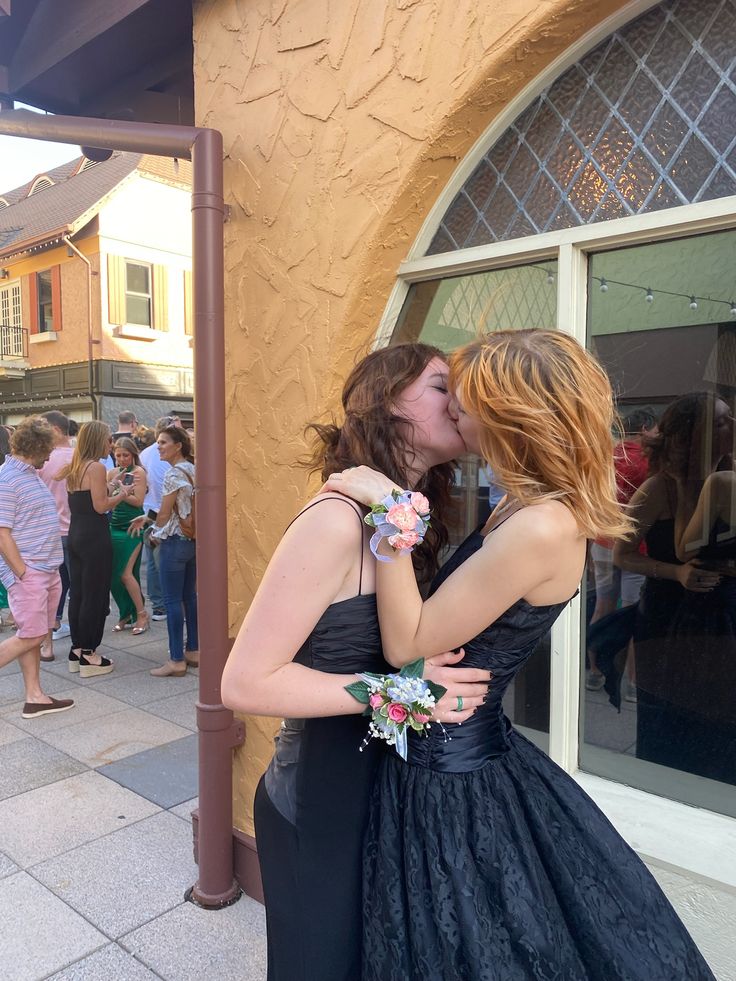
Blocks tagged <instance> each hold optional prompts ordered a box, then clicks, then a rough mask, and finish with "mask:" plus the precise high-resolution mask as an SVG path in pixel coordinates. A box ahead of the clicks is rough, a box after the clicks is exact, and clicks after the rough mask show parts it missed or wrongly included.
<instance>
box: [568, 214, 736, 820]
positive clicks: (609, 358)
mask: <svg viewBox="0 0 736 981" xmlns="http://www.w3.org/2000/svg"><path fill="white" fill-rule="evenodd" d="M735 248H736V233H734V232H722V233H716V234H712V235H705V236H700V237H698V238H689V239H682V240H679V241H671V242H663V243H659V244H656V245H646V246H640V247H636V248H631V249H622V250H619V251H616V252H608V253H602V254H599V255H595V256H592V257H591V258H590V261H589V277H588V334H589V339H590V344H591V347H592V349H593V350H594V351H595V352H596V354H597V355H598V357H599V358H600V360H601V361H602V363H603V365H604V366H605V368H606V369H607V371H608V373H609V376H610V378H611V381H612V384H613V387H614V391H615V392H616V393H617V395H618V401H619V412H620V413H621V415H622V416H623V417H624V419H625V420H626V426H625V428H626V438H625V440H624V442H622V444H621V445H620V446H619V447H618V448H617V451H616V468H617V473H618V481H619V497H620V499H621V500H622V501H629V502H630V507H631V513H632V516H633V517H634V519H635V521H636V524H637V531H636V534H635V535H634V536H633V537H632V538H630V539H629V540H628V541H626V542H619V543H616V544H615V547H614V548H613V549H611V545H612V544H613V543H610V542H609V543H605V542H603V543H595V544H594V545H593V546H592V547H591V554H590V561H589V571H588V580H587V586H588V591H589V601H588V633H587V657H586V661H587V664H586V672H585V688H586V691H585V701H584V712H583V720H582V725H583V731H584V742H583V746H582V750H581V762H582V765H583V766H584V767H585V768H586V769H589V770H592V771H593V772H597V773H600V774H602V775H604V776H612V777H614V778H615V779H619V780H625V781H626V782H628V783H633V784H635V785H638V786H640V787H643V788H645V789H650V790H653V791H654V792H656V793H660V794H664V795H667V796H671V797H674V798H675V799H679V800H684V801H688V802H691V803H696V804H701V805H704V806H707V807H709V808H711V809H715V810H722V811H725V812H726V813H731V814H735V813H736V794H734V792H733V787H734V785H736V474H735V473H734V464H733V450H734V429H733V408H734V400H735V398H736V306H734V303H733V300H732V298H731V297H732V294H734V293H736V277H735V276H734V263H733V255H734V249H735ZM609 701H610V702H611V703H613V707H612V705H611V704H609ZM616 707H619V708H620V711H619V712H618V713H617V712H616V711H615V708H616Z"/></svg>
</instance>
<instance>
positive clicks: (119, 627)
mask: <svg viewBox="0 0 736 981" xmlns="http://www.w3.org/2000/svg"><path fill="white" fill-rule="evenodd" d="M132 626H133V625H132V623H131V622H130V617H129V616H127V617H125V619H124V620H118V622H117V623H116V624H115V626H114V627H113V628H112V632H113V633H114V634H119V633H120V632H121V631H123V630H127V629H128V627H132Z"/></svg>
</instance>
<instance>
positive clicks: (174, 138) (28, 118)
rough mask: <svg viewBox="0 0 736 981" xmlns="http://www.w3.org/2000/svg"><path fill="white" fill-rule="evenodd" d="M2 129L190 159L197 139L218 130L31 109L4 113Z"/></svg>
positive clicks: (59, 140)
mask: <svg viewBox="0 0 736 981" xmlns="http://www.w3.org/2000/svg"><path fill="white" fill-rule="evenodd" d="M0 132H2V134H3V136H23V137H25V138H26V139H28V140H52V141H53V142H54V143H76V144H77V145H79V146H82V145H84V146H95V147H105V148H107V149H109V150H128V151H131V152H133V153H152V154H154V155H155V156H158V157H181V158H182V159H185V160H190V159H191V156H192V147H193V145H194V143H195V141H196V140H197V138H198V137H199V136H200V135H201V134H202V133H206V132H214V131H213V130H209V131H208V130H205V129H199V128H197V127H196V126H172V125H164V124H163V123H135V122H123V121H121V120H119V119H89V118H86V117H84V116H40V115H39V114H38V113H37V112H31V111H30V110H29V109H13V110H12V112H4V113H3V114H2V126H1V127H0Z"/></svg>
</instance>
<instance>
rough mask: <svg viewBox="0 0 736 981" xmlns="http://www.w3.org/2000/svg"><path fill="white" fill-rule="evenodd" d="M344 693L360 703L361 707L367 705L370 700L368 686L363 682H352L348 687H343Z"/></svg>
mask: <svg viewBox="0 0 736 981" xmlns="http://www.w3.org/2000/svg"><path fill="white" fill-rule="evenodd" d="M344 687H345V691H346V692H347V693H348V694H349V695H352V696H353V698H355V699H357V700H358V701H359V702H362V703H363V705H367V704H368V699H369V698H370V691H369V689H368V685H367V684H366V683H365V682H364V681H353V682H352V683H351V684H349V685H345V686H344Z"/></svg>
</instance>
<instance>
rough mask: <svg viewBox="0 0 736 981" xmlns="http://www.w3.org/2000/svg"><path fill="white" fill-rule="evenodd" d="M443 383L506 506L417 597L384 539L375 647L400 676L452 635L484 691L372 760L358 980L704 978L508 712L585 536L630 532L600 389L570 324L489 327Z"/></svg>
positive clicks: (691, 953) (606, 831) (356, 493)
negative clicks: (469, 710) (488, 678)
mask: <svg viewBox="0 0 736 981" xmlns="http://www.w3.org/2000/svg"><path fill="white" fill-rule="evenodd" d="M450 391H451V392H454V395H455V409H454V414H455V417H456V419H457V427H458V431H459V433H460V435H461V437H462V439H463V441H464V443H465V446H466V448H467V449H468V450H469V451H471V452H473V453H478V454H480V455H482V456H483V457H484V458H485V459H486V460H487V461H488V463H489V464H490V466H491V467H492V468H493V472H494V473H495V474H496V475H497V477H498V481H499V483H500V484H501V485H502V486H503V487H504V488H506V489H507V491H508V497H507V498H506V499H505V500H503V501H502V502H501V503H500V504H499V506H498V507H497V508H496V509H495V511H494V512H493V513H492V514H491V516H490V518H489V520H488V522H487V523H486V524H485V526H483V527H482V528H480V529H478V531H476V532H475V533H473V534H472V535H471V536H470V537H469V538H468V539H467V540H466V541H465V542H464V543H463V544H462V545H461V546H460V547H459V549H458V550H457V552H456V553H455V554H454V555H453V556H452V558H451V559H450V560H449V562H448V563H447V564H446V565H445V566H444V568H443V569H442V570H441V571H440V573H439V575H438V576H437V577H436V579H435V581H434V583H433V587H432V590H431V591H430V596H429V598H428V599H427V600H425V601H423V600H422V597H421V595H420V593H419V591H418V589H417V585H416V582H415V578H414V574H413V571H412V566H411V562H410V561H408V560H407V558H406V556H405V555H404V554H401V553H394V552H393V549H392V547H391V546H388V545H387V544H386V540H384V542H383V543H382V545H381V549H382V550H383V552H384V554H385V555H386V556H387V557H390V558H391V561H387V562H379V563H378V564H377V569H376V589H377V595H378V610H379V620H380V625H381V636H382V638H383V650H384V655H385V657H386V659H387V660H388V661H389V662H390V663H391V664H392V665H394V666H395V667H399V666H401V665H403V664H407V663H409V662H411V661H413V660H414V659H416V658H418V657H430V656H432V655H433V654H436V653H438V652H440V651H445V650H450V649H453V648H458V647H460V646H461V645H462V646H464V648H465V651H466V655H465V658H464V660H463V662H462V663H463V665H467V666H472V667H476V668H485V669H489V670H490V671H491V672H492V673H493V682H492V684H491V689H490V696H489V698H488V700H487V701H486V703H485V704H484V705H483V707H482V708H480V709H479V710H478V711H477V712H476V713H475V714H474V715H473V716H472V717H471V718H470V719H468V721H467V722H466V723H464V724H463V726H462V728H459V727H458V726H456V725H448V726H446V727H445V728H446V732H442V731H441V730H440V728H439V727H437V726H432V728H431V730H430V734H429V736H428V737H427V738H423V739H419V738H418V737H417V734H416V733H414V732H411V731H410V732H409V737H408V754H407V759H406V761H405V760H403V759H401V757H400V756H399V755H397V754H396V753H395V752H387V753H386V754H385V755H384V758H383V760H382V763H381V766H380V768H379V771H378V776H377V778H376V784H375V787H374V790H373V794H372V798H371V813H370V820H369V827H368V832H367V837H366V840H365V843H364V849H363V856H364V864H363V872H364V890H363V896H364V910H363V916H364V933H363V947H364V951H365V957H364V963H363V979H364V981H419V979H422V981H447V979H448V978H453V979H457V981H481V979H483V981H532V979H535V981H552V979H556V981H562V979H564V981H635V979H641V981H644V979H646V981H706V979H707V981H713V975H712V974H711V972H710V970H709V969H708V967H707V965H706V963H705V961H704V960H703V958H702V957H701V955H700V953H699V952H698V950H697V948H696V947H695V945H694V944H693V942H692V941H691V939H690V937H689V936H688V934H687V932H686V931H685V929H684V927H683V926H682V924H681V923H680V921H679V920H678V919H677V916H676V915H675V913H674V911H673V910H672V908H671V907H670V906H669V904H668V902H667V900H666V899H665V897H664V895H663V894H662V892H661V891H660V889H659V887H658V886H657V884H656V882H655V881H654V879H653V878H652V876H651V875H650V874H649V872H648V871H647V869H646V868H645V866H644V865H643V864H642V862H641V861H640V860H639V859H638V857H637V856H636V855H635V853H634V852H633V851H631V849H630V848H629V847H628V846H627V845H626V844H625V843H624V841H623V840H622V839H621V838H620V837H619V836H618V834H617V833H616V832H615V831H614V829H613V827H612V826H611V825H610V824H609V823H608V821H607V820H606V818H605V817H604V816H603V815H602V814H601V812H600V811H599V810H598V809H597V808H596V806H595V805H594V804H593V802H592V801H591V800H590V799H589V798H588V797H587V796H586V795H585V794H584V793H583V791H582V790H581V789H580V787H579V786H578V785H577V783H576V782H575V781H574V780H572V779H571V778H570V777H568V776H567V775H566V774H565V773H563V772H562V771H561V770H559V769H558V768H557V767H556V766H555V765H554V764H553V763H552V762H551V761H550V760H549V759H548V757H547V756H545V755H544V753H542V752H541V751H540V750H538V749H537V748H536V747H535V746H534V745H532V744H531V743H530V742H528V741H527V740H526V739H524V738H523V737H522V736H521V735H520V734H519V733H517V732H515V731H514V729H513V728H512V726H511V725H510V723H509V722H508V720H507V719H506V718H505V717H504V715H503V709H502V699H503V695H504V692H505V691H506V690H507V688H508V686H509V685H510V684H511V682H512V681H513V679H514V677H515V676H516V674H517V673H518V671H519V670H520V668H521V667H522V665H523V664H524V663H525V661H526V660H527V658H528V657H529V655H530V654H531V652H532V650H533V649H534V647H535V646H536V644H537V642H538V641H539V639H540V638H541V637H542V636H544V634H546V632H547V631H548V630H549V629H550V627H551V626H552V624H553V623H554V621H555V620H556V619H557V617H558V616H559V615H560V613H561V611H562V610H563V608H564V607H565V605H566V604H567V602H568V601H569V599H570V598H571V597H572V596H573V594H574V593H575V592H576V590H577V587H578V584H579V582H580V577H581V575H582V572H583V566H584V564H585V553H586V542H587V540H588V539H592V538H597V537H600V536H608V537H619V536H621V535H622V534H626V533H628V532H629V530H630V522H629V521H628V519H627V518H626V517H625V516H624V514H623V513H622V511H621V508H620V506H619V504H618V503H617V500H616V491H615V482H614V469H613V443H612V437H611V432H612V428H613V421H614V413H613V405H612V398H611V389H610V386H609V383H608V380H607V378H606V376H605V374H604V372H603V370H602V369H601V368H600V366H599V365H598V364H597V362H596V361H595V360H594V359H593V358H592V357H591V356H590V355H589V354H588V353H587V352H586V351H585V350H584V349H583V348H582V347H580V345H578V344H577V343H576V342H575V341H574V340H572V338H570V337H569V336H567V335H565V334H562V333H552V332H547V331H530V330H526V331H516V332H514V331H501V332H499V333H497V334H494V335H491V336H490V337H489V338H487V339H486V340H484V341H478V342H475V343H473V344H470V345H468V346H467V347H465V348H462V349H461V350H460V351H458V352H457V353H456V354H455V355H454V357H453V358H452V360H451V365H450ZM451 411H452V410H451ZM327 487H328V488H329V489H332V490H337V489H342V490H343V491H344V492H347V493H348V494H349V495H350V496H351V497H353V498H355V499H356V500H358V501H360V502H362V503H363V504H368V505H375V504H378V503H379V502H380V501H382V500H383V499H384V498H385V497H386V495H387V494H388V493H390V492H391V491H392V490H393V489H394V487H395V485H394V484H393V482H392V481H391V480H389V479H387V478H386V477H384V476H383V475H382V474H378V473H376V472H375V471H370V470H368V469H367V468H364V467H359V468H357V469H354V470H348V471H343V472H342V473H341V474H339V475H336V476H335V477H333V478H332V479H331V480H330V481H328V483H327ZM448 737H449V738H448Z"/></svg>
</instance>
